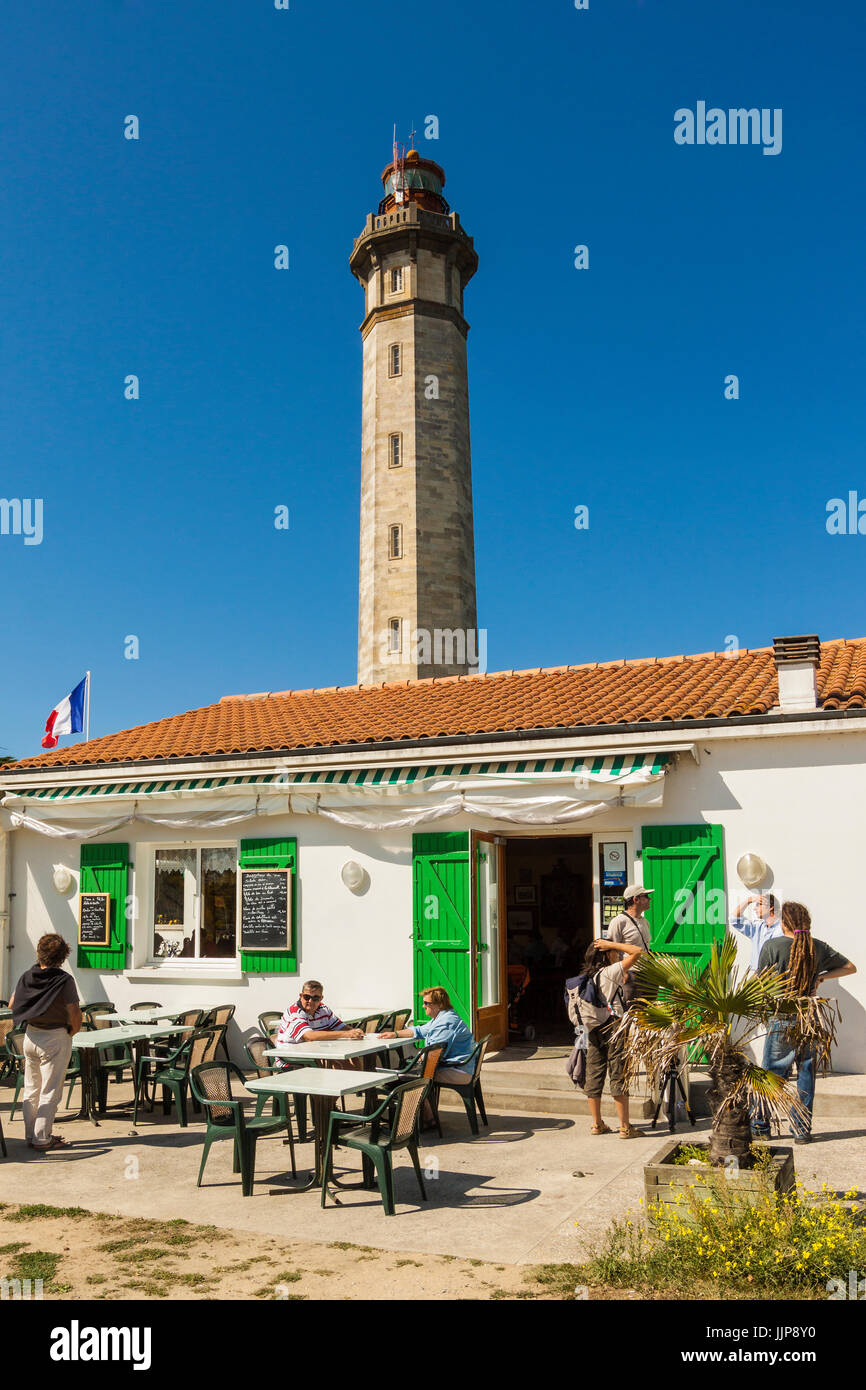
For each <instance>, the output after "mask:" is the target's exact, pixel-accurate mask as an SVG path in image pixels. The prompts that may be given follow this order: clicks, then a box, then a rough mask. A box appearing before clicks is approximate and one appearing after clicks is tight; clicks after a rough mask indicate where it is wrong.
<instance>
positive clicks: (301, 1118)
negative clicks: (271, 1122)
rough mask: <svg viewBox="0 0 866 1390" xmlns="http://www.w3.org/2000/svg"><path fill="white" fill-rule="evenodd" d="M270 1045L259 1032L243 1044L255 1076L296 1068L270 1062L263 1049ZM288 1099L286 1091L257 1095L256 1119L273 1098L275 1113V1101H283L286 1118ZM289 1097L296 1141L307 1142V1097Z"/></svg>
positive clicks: (269, 1039) (274, 1073)
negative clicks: (296, 1126) (295, 1124)
mask: <svg viewBox="0 0 866 1390" xmlns="http://www.w3.org/2000/svg"><path fill="white" fill-rule="evenodd" d="M272 1046H273V1042H272V1039H271V1038H266V1037H263V1036H262V1034H261V1033H256V1034H254V1035H253V1037H251V1038H250V1040H249V1042H248V1043H246V1044H245V1046H244V1051H245V1052H246V1054H247V1057H248V1059H249V1062H250V1065H251V1066H252V1067H253V1068H254V1070H255V1073H256V1076H275V1075H279V1073H280V1072H284V1071H295V1070H296V1068H295V1067H293V1066H292V1064H291V1063H288V1065H284V1066H282V1067H278V1066H277V1065H276V1063H275V1062H272V1060H271V1059H270V1058H269V1057H266V1056H265V1049H266V1048H269V1047H272ZM288 1099H289V1095H288V1092H286V1094H285V1095H283V1096H265V1095H260V1096H257V1097H256V1119H258V1118H259V1116H260V1115H261V1113H262V1111H263V1110H264V1108H265V1105H266V1104H267V1102H268V1101H269V1100H273V1102H274V1114H275V1115H276V1113H277V1102H278V1101H281V1102H283V1110H285V1112H286V1118H287V1119H288V1110H287V1109H286V1105H285V1102H286V1101H287V1100H288ZM291 1099H292V1100H293V1101H294V1105H295V1120H296V1121H297V1125H298V1143H299V1144H305V1143H306V1142H307V1097H306V1096H293V1097H291ZM281 1113H282V1112H281Z"/></svg>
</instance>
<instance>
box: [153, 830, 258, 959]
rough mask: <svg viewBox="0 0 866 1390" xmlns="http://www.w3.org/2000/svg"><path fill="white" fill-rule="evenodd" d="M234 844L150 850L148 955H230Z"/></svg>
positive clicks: (232, 944)
mask: <svg viewBox="0 0 866 1390" xmlns="http://www.w3.org/2000/svg"><path fill="white" fill-rule="evenodd" d="M237 872H238V852H237V846H235V845H226V846H215V845H203V846H201V847H200V848H198V849H186V848H184V849H176V848H174V847H166V848H164V849H157V850H155V851H154V861H153V958H154V960H165V959H166V958H168V957H177V958H179V959H185V960H226V959H230V960H234V959H235V957H236V955H237V942H236V936H237V926H236V921H237Z"/></svg>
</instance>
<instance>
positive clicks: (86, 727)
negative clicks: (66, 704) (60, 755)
mask: <svg viewBox="0 0 866 1390" xmlns="http://www.w3.org/2000/svg"><path fill="white" fill-rule="evenodd" d="M85 696H86V699H85V701H84V742H85V743H89V742H90V672H89V671H88V672H87V689H86V690H85Z"/></svg>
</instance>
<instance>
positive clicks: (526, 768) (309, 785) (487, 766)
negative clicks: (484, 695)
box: [7, 752, 671, 802]
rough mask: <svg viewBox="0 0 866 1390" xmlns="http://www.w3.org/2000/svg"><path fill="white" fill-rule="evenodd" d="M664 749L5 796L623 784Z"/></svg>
mask: <svg viewBox="0 0 866 1390" xmlns="http://www.w3.org/2000/svg"><path fill="white" fill-rule="evenodd" d="M670 756H671V755H670V754H668V753H659V752H653V753H625V754H619V755H617V756H614V755H608V756H606V757H589V758H541V759H512V760H509V761H503V762H474V763H436V764H434V765H430V766H425V767H368V768H349V769H333V768H332V769H331V770H326V769H324V768H320V769H310V770H303V769H291V768H289V769H285V770H283V771H274V772H267V773H257V774H241V775H239V776H236V777H185V778H184V777H179V778H170V779H168V780H166V779H162V780H158V779H154V778H152V779H150V780H148V779H145V778H142V779H140V780H137V781H132V780H130V779H128V778H127V779H126V780H124V781H114V782H98V783H94V784H93V785H92V786H80V785H79V786H50V787H45V786H32V787H18V786H15V787H14V788H8V789H7V800H12V799H14V800H19V799H20V800H27V801H70V800H75V801H79V802H80V801H96V800H100V799H102V798H114V797H130V796H132V797H145V796H147V797H150V796H159V795H160V794H167V795H174V796H177V795H178V794H182V793H184V792H203V793H209V794H213V793H219V792H235V793H237V792H255V793H261V792H272V793H273V792H277V793H278V792H281V791H285V792H293V791H294V792H302V791H304V790H306V789H310V790H320V789H321V790H324V789H325V788H327V787H335V788H336V787H342V788H349V789H355V788H358V789H362V788H367V789H369V790H371V791H372V790H380V791H401V790H406V791H408V790H413V791H418V792H421V791H428V790H431V789H432V788H434V786H435V784H436V783H437V782H443V781H449V782H450V781H454V780H457V781H461V782H462V781H464V780H475V781H480V782H482V783H484V782H490V783H491V784H494V783H500V784H501V783H505V782H512V783H513V782H518V783H524V784H526V783H529V782H559V781H565V780H567V781H569V782H572V783H573V782H580V781H584V782H586V783H587V784H591V783H595V784H604V783H608V784H611V785H616V784H619V785H623V784H624V785H628V784H629V783H634V782H640V783H645V782H647V781H650V780H651V779H654V778H657V777H661V776H662V775H663V774H664V773H665V771H666V769H667V766H668V763H669V761H670Z"/></svg>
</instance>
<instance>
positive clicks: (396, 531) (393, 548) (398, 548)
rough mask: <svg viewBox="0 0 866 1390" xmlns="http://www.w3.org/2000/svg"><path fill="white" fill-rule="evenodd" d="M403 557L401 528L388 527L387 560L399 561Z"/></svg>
mask: <svg viewBox="0 0 866 1390" xmlns="http://www.w3.org/2000/svg"><path fill="white" fill-rule="evenodd" d="M402 555H403V527H402V526H389V527H388V559H389V560H399V559H401V558H402Z"/></svg>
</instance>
